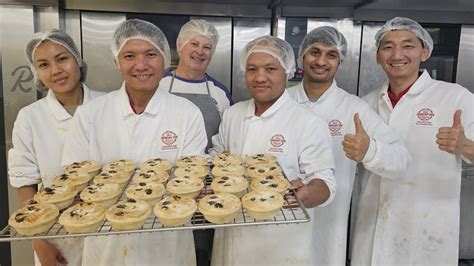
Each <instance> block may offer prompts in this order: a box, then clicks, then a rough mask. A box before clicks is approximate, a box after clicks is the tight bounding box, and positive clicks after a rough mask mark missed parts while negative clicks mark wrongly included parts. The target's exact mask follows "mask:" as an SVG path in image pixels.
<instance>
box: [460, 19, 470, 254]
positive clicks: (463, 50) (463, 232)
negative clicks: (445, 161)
mask: <svg viewBox="0 0 474 266" xmlns="http://www.w3.org/2000/svg"><path fill="white" fill-rule="evenodd" d="M473 74H474V25H463V26H462V28H461V40H460V45H459V55H458V66H457V75H456V82H457V83H459V84H461V85H462V86H464V87H466V88H467V89H469V90H470V91H471V92H473V93H474V78H473ZM473 202H474V166H472V165H471V166H470V168H467V166H466V171H464V172H463V176H462V180H461V228H460V234H459V258H465V259H473V258H474V227H473V225H474V212H473V211H472V204H473Z"/></svg>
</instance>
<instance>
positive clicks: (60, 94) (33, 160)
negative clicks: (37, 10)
mask: <svg viewBox="0 0 474 266" xmlns="http://www.w3.org/2000/svg"><path fill="white" fill-rule="evenodd" d="M25 54H26V58H27V59H28V62H29V63H30V68H31V71H32V72H33V74H34V77H35V83H36V86H37V87H38V89H43V90H48V94H47V96H46V97H44V98H42V99H40V100H38V101H36V102H34V103H32V104H30V105H28V106H26V107H24V108H22V109H21V110H20V112H19V113H18V116H17V118H16V121H15V125H14V127H13V132H12V142H13V148H12V149H10V150H9V152H8V175H9V179H10V184H11V185H12V186H13V187H15V188H17V189H18V190H17V191H18V197H19V199H20V205H21V206H22V207H23V206H25V205H26V204H28V203H29V202H30V200H31V199H32V198H33V196H34V194H35V193H36V192H37V190H38V186H40V187H49V186H51V183H52V179H53V177H54V176H55V175H59V174H62V173H63V171H62V167H61V156H62V150H63V144H64V139H65V136H66V132H67V130H68V128H69V125H70V123H71V121H72V117H73V115H74V112H75V111H76V108H77V106H79V105H81V104H83V103H87V102H88V101H90V100H91V99H92V98H93V97H96V96H98V95H101V94H102V93H100V92H95V91H92V90H89V88H87V86H86V85H85V84H84V83H83V82H84V81H85V79H86V75H87V65H86V63H85V62H83V61H82V58H81V54H80V52H79V50H78V49H77V47H76V45H75V44H74V41H73V40H72V38H71V37H70V36H69V35H68V34H67V33H65V32H64V31H61V30H56V29H53V30H50V31H47V32H38V33H35V35H34V36H33V38H32V39H31V40H30V41H29V42H28V44H27V45H26V49H25ZM82 243H83V241H82V239H75V238H67V239H52V240H48V241H46V240H40V239H38V240H33V241H32V245H33V249H34V251H35V264H36V265H56V264H59V263H68V264H69V265H81V259H82Z"/></svg>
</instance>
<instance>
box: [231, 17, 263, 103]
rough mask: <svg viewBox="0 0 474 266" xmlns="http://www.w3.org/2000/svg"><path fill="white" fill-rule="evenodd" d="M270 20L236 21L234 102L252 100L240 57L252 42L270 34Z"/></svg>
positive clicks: (233, 79) (247, 19)
mask: <svg viewBox="0 0 474 266" xmlns="http://www.w3.org/2000/svg"><path fill="white" fill-rule="evenodd" d="M270 24H271V23H270V19H249V18H235V19H234V51H233V54H232V58H233V59H232V98H233V100H234V102H239V101H244V100H248V99H250V95H249V93H248V90H247V85H246V84H245V79H244V73H243V72H242V71H241V70H240V55H241V54H242V50H243V49H244V47H245V45H246V44H247V43H248V42H250V41H251V40H253V39H255V38H257V37H260V36H263V35H269V34H270V27H271V25H270Z"/></svg>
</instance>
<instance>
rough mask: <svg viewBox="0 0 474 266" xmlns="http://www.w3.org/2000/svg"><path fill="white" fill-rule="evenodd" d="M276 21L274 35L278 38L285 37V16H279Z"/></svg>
mask: <svg viewBox="0 0 474 266" xmlns="http://www.w3.org/2000/svg"><path fill="white" fill-rule="evenodd" d="M277 23H278V27H277V32H276V36H277V37H278V38H280V39H285V31H286V18H279V19H278V22H277Z"/></svg>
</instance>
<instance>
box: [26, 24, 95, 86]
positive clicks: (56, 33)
mask: <svg viewBox="0 0 474 266" xmlns="http://www.w3.org/2000/svg"><path fill="white" fill-rule="evenodd" d="M44 41H51V42H54V43H56V44H59V45H61V46H63V47H64V48H66V49H67V50H68V51H69V52H70V53H71V54H72V55H73V56H74V58H75V59H76V62H77V64H78V65H79V69H80V71H81V77H80V81H81V82H83V81H85V80H86V77H87V64H86V63H85V62H84V61H82V58H81V53H80V52H79V50H78V49H77V47H76V44H75V43H74V41H73V40H72V38H71V36H69V35H68V34H67V33H66V32H64V31H62V30H58V29H52V30H50V31H46V32H37V33H35V34H34V35H33V37H32V38H31V40H30V41H29V42H28V43H27V44H26V47H25V55H26V59H28V62H30V68H31V71H32V72H33V75H34V77H35V84H36V86H37V87H38V88H40V89H47V88H46V86H45V85H44V84H43V82H42V81H41V80H39V79H38V73H37V71H36V67H35V62H34V55H35V52H36V49H37V48H38V47H39V46H40V45H41V44H42V43H43V42H44Z"/></svg>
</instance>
